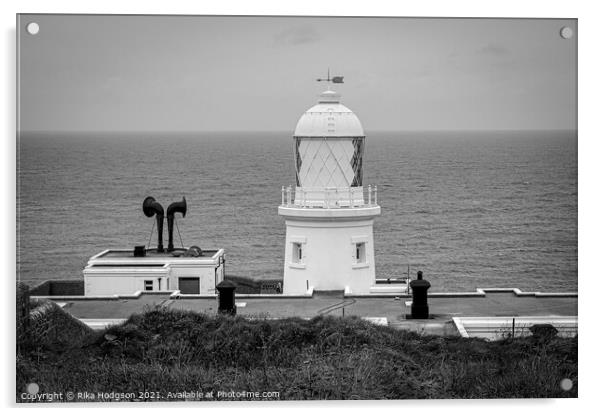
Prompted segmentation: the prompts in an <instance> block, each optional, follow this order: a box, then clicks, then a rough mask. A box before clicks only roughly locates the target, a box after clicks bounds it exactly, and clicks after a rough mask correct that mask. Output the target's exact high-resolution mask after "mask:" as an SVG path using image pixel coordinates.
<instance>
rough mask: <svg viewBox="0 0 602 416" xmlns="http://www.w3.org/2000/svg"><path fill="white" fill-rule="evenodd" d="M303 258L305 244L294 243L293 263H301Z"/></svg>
mask: <svg viewBox="0 0 602 416" xmlns="http://www.w3.org/2000/svg"><path fill="white" fill-rule="evenodd" d="M302 259H303V246H302V245H301V243H293V263H301V260H302Z"/></svg>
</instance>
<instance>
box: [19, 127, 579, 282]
mask: <svg viewBox="0 0 602 416" xmlns="http://www.w3.org/2000/svg"><path fill="white" fill-rule="evenodd" d="M366 135H367V141H366V149H365V155H364V178H363V183H364V186H367V185H369V184H371V185H377V186H378V202H379V204H380V205H381V207H382V215H381V216H380V217H377V218H376V220H375V226H374V241H375V260H376V276H377V278H400V277H405V276H406V275H407V270H408V267H409V269H410V277H412V278H414V277H415V275H416V272H417V271H418V270H422V271H423V272H424V276H425V278H426V279H428V280H429V281H430V282H431V284H432V290H433V291H436V292H451V291H464V290H474V289H475V288H477V287H518V288H520V289H522V290H540V291H549V292H556V291H576V290H577V132H576V131H565V130H558V131H554V130H550V131H539V130H529V131H515V130H497V131H478V130H472V131H442V130H438V131H402V132H395V131H367V132H366ZM17 166H18V172H17V178H18V190H17V191H18V192H17V208H18V209H17V217H18V218H17V233H18V235H17V237H18V241H17V245H18V246H17V247H18V250H17V272H18V279H19V280H21V281H24V282H26V283H30V284H35V283H36V282H41V281H43V280H48V279H82V278H83V275H82V269H83V267H84V266H85V264H86V262H87V260H88V259H89V258H90V257H91V256H93V255H95V254H98V253H99V252H101V251H103V250H105V249H108V248H126V249H131V248H133V247H134V246H135V245H142V244H144V245H148V244H149V237H150V232H151V229H152V227H153V222H154V219H152V218H147V217H145V216H144V215H143V213H142V201H143V200H144V198H145V197H146V196H149V195H150V196H154V197H155V198H156V199H157V201H159V202H160V203H161V204H163V206H164V207H166V206H167V205H169V204H170V203H171V202H174V201H179V200H181V199H182V196H185V197H186V200H187V202H188V213H187V215H186V217H185V218H180V217H178V219H177V224H178V229H179V231H180V233H181V237H182V241H183V243H184V245H185V246H191V245H197V246H200V247H201V248H207V249H211V248H217V247H221V248H224V249H225V251H226V257H227V259H228V262H227V266H226V272H227V273H228V274H235V275H241V276H246V277H249V278H253V279H262V278H271V279H273V278H281V277H282V273H283V267H284V238H285V226H284V220H283V219H282V218H281V217H279V216H278V214H277V207H278V205H279V204H280V202H281V188H282V186H288V185H292V184H294V178H295V176H294V166H293V142H292V131H286V132H274V131H272V132H252V133H247V132H237V131H232V132H202V133H199V132H177V133H174V132H110V133H98V132H96V133H94V132H27V133H26V132H21V134H20V141H19V142H18V165H17ZM166 235H167V233H166V229H165V232H164V239H165V238H166ZM156 238H157V237H156V230H155V234H154V235H153V237H152V239H150V242H151V246H155V245H156ZM175 242H176V244H177V245H179V237H178V234H177V233H176V235H175Z"/></svg>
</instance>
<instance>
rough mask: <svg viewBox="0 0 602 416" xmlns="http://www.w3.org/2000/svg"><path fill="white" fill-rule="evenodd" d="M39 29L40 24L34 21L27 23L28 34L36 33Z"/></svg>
mask: <svg viewBox="0 0 602 416" xmlns="http://www.w3.org/2000/svg"><path fill="white" fill-rule="evenodd" d="M39 31H40V25H39V24H37V23H36V22H31V23H29V24H28V25H27V33H29V34H30V35H37V34H38V32H39Z"/></svg>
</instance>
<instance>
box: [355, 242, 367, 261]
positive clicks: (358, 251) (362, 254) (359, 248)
mask: <svg viewBox="0 0 602 416" xmlns="http://www.w3.org/2000/svg"><path fill="white" fill-rule="evenodd" d="M355 262H356V263H365V262H366V243H355Z"/></svg>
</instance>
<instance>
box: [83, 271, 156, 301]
mask: <svg viewBox="0 0 602 416" xmlns="http://www.w3.org/2000/svg"><path fill="white" fill-rule="evenodd" d="M106 269H107V270H102V271H101V272H98V271H95V272H86V270H84V281H85V283H84V285H85V293H86V296H110V295H131V294H133V293H135V292H137V291H139V290H144V281H145V280H153V282H154V287H155V290H158V283H157V282H158V279H159V278H161V279H162V285H163V287H165V278H166V270H165V269H161V270H158V271H157V272H153V273H148V272H145V273H140V272H138V273H137V272H136V271H135V270H127V271H125V272H124V271H123V270H111V269H110V268H108V267H107V268H106Z"/></svg>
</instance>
